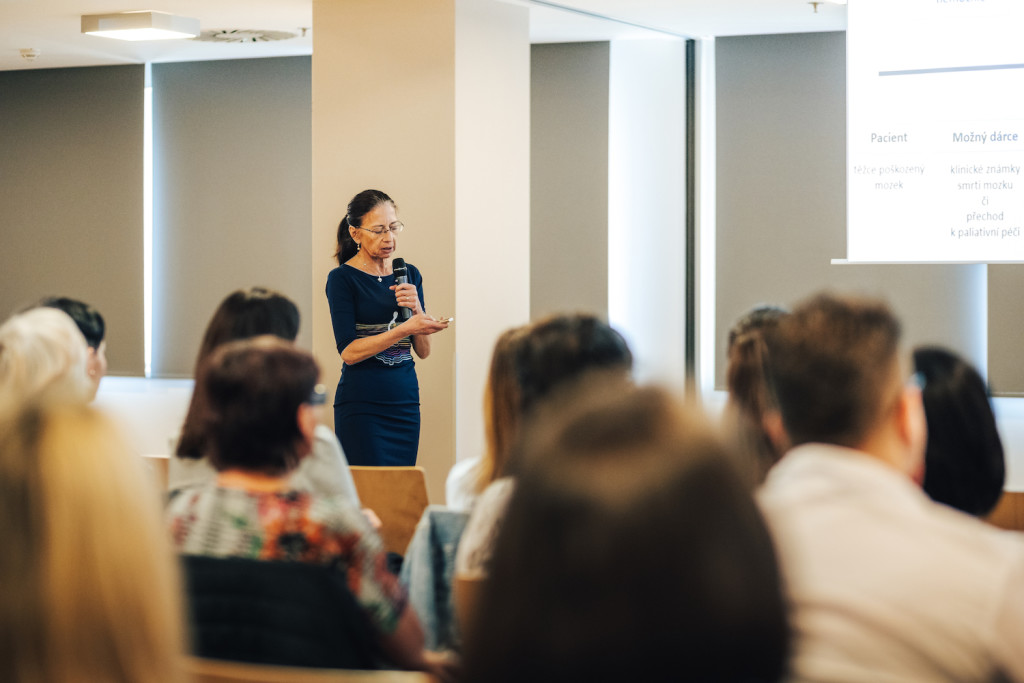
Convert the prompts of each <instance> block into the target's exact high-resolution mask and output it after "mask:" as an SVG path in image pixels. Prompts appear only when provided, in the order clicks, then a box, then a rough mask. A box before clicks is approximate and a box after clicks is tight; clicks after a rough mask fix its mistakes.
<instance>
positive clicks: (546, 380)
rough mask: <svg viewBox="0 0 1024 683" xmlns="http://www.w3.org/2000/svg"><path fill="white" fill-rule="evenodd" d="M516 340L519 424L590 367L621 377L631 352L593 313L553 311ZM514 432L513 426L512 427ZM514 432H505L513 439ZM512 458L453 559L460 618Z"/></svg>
mask: <svg viewBox="0 0 1024 683" xmlns="http://www.w3.org/2000/svg"><path fill="white" fill-rule="evenodd" d="M522 334H523V337H522V339H520V340H518V341H517V342H515V346H516V349H515V357H514V359H513V362H514V364H515V376H516V378H517V381H516V384H517V387H516V388H517V389H518V394H519V396H518V408H517V410H516V413H517V414H518V415H519V416H520V418H519V419H520V424H521V425H522V424H525V422H526V421H527V420H528V419H529V418H530V416H531V413H532V412H533V411H534V410H535V409H537V407H538V406H539V404H540V403H541V402H542V401H543V400H544V399H545V398H547V397H548V396H550V395H551V393H552V392H554V391H556V390H558V389H561V388H564V387H565V386H567V385H569V384H571V383H572V382H575V381H579V380H580V379H581V378H582V377H584V376H585V375H588V374H592V373H604V374H607V375H609V376H614V377H620V378H621V377H625V376H627V375H628V374H629V372H630V370H631V368H632V365H633V356H632V354H631V353H630V351H629V346H628V345H627V344H626V341H625V339H623V338H622V335H620V334H619V333H618V332H616V331H615V330H613V329H612V328H611V327H609V326H608V325H607V324H606V323H604V322H602V321H601V320H599V319H598V318H596V317H594V316H592V315H584V314H575V315H556V316H553V317H550V318H547V319H545V320H541V321H539V322H537V323H536V324H534V325H532V326H530V327H528V328H527V329H526V330H524V331H523V333H522ZM517 432H518V430H517ZM517 437H518V433H516V434H509V435H508V437H507V438H509V439H510V440H514V439H515V438H517ZM515 468H516V463H515V458H510V459H509V461H508V462H506V463H505V464H504V466H503V468H502V472H501V477H500V478H498V479H496V480H494V481H493V482H492V483H491V484H490V485H489V486H488V487H487V488H486V489H485V490H484V492H483V493H482V494H481V495H480V497H479V499H478V500H477V502H476V505H475V506H474V507H473V512H472V514H471V516H470V520H469V523H468V525H467V526H466V530H465V532H464V533H463V535H462V539H461V541H460V543H459V547H458V551H457V553H456V559H455V583H454V591H455V600H456V608H457V611H458V615H459V618H460V620H462V621H463V622H465V620H466V618H467V616H468V614H469V612H470V611H472V609H473V605H474V604H475V602H476V599H475V593H476V591H477V590H478V588H479V583H480V581H482V580H483V579H484V578H485V577H486V576H487V566H488V564H489V562H490V557H491V552H492V551H493V546H494V539H495V537H496V536H497V533H498V531H499V528H500V525H501V520H502V518H503V517H504V514H505V507H506V505H507V504H508V499H509V497H510V496H511V494H512V490H513V488H514V483H513V482H514V477H513V475H514V474H515Z"/></svg>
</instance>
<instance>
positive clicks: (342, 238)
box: [334, 190, 395, 266]
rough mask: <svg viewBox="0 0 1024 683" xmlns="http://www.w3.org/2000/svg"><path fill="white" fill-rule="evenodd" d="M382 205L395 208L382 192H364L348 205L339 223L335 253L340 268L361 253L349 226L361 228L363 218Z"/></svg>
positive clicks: (393, 203)
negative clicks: (357, 253) (389, 205)
mask: <svg viewBox="0 0 1024 683" xmlns="http://www.w3.org/2000/svg"><path fill="white" fill-rule="evenodd" d="M381 204H391V205H392V206H395V200H394V199H392V198H391V197H389V196H387V194H385V193H384V192H381V191H380V190H363V191H362V192H360V193H359V194H357V195H356V196H355V197H353V198H352V201H350V202H349V203H348V207H347V210H346V211H345V216H344V218H342V219H341V222H340V223H338V249H337V251H335V253H334V258H336V259H338V265H339V266H340V265H341V264H343V263H345V261H348V260H349V259H350V258H352V257H353V256H355V255H356V252H358V251H359V247H357V246H356V243H355V241H353V239H352V234H351V233H350V232H349V230H348V229H349V226H351V227H353V228H358V227H361V226H362V224H363V216H365V215H366V214H368V213H370V212H371V211H373V210H374V209H376V208H377V207H378V206H380V205H381Z"/></svg>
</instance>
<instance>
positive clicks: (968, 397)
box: [914, 347, 1006, 517]
mask: <svg viewBox="0 0 1024 683" xmlns="http://www.w3.org/2000/svg"><path fill="white" fill-rule="evenodd" d="M914 371H915V372H917V373H918V374H919V375H920V378H921V379H922V380H923V383H924V387H923V389H922V391H921V396H922V398H923V400H924V412H925V417H926V419H927V421H928V449H927V451H926V453H925V469H924V490H925V492H926V493H927V494H928V495H929V496H931V498H932V499H933V500H936V501H938V502H940V503H945V504H946V505H950V506H952V507H954V508H957V509H958V510H962V511H963V512H966V513H968V514H971V515H976V516H978V517H984V516H985V515H987V514H988V513H990V512H991V511H992V509H993V508H994V507H995V506H996V503H998V502H999V498H1000V496H1002V495H1003V484H1004V483H1005V480H1006V463H1005V461H1004V459H1003V443H1002V441H1001V440H1000V438H999V430H998V429H997V428H996V418H995V415H994V414H993V412H992V405H991V403H990V399H989V392H988V388H987V387H986V386H985V380H983V379H982V378H981V375H979V374H978V371H977V370H975V369H974V368H973V367H972V366H971V365H970V363H968V362H967V361H965V360H964V359H963V358H961V357H960V356H958V355H957V354H955V353H953V352H952V351H949V350H947V349H943V348H939V347H921V348H918V349H915V351H914Z"/></svg>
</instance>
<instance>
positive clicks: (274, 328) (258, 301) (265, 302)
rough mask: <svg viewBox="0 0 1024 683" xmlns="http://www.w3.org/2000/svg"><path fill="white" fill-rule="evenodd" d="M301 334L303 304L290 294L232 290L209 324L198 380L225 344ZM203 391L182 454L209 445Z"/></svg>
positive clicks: (191, 409) (192, 405)
mask: <svg viewBox="0 0 1024 683" xmlns="http://www.w3.org/2000/svg"><path fill="white" fill-rule="evenodd" d="M298 334H299V308H298V306H296V305H295V303H294V302H293V301H292V300H291V299H289V298H288V297H286V296H284V295H283V294H280V293H278V292H275V291H273V290H269V289H264V288H263V287H251V288H250V289H239V290H237V291H235V292H232V293H231V294H229V295H228V296H227V297H226V298H225V299H224V300H223V301H221V302H220V305H219V306H218V307H217V310H216V311H214V313H213V317H212V318H210V322H209V323H208V324H207V326H206V332H205V333H204V334H203V341H202V343H201V344H200V345H199V353H198V355H197V356H196V367H195V378H196V382H199V381H200V377H201V375H202V368H203V363H205V362H206V360H207V359H208V358H209V357H210V355H211V354H213V352H214V351H215V350H216V349H217V347H219V346H221V345H223V344H226V343H228V342H232V341H238V340H241V339H251V338H253V337H258V336H261V335H273V336H275V337H280V338H281V339H285V340H287V341H295V338H296V337H297V336H298ZM197 388H198V387H197ZM201 394H202V392H200V391H193V393H192V400H191V401H190V402H189V406H188V412H187V413H186V415H185V422H184V424H182V426H181V436H180V438H179V439H178V444H177V446H176V447H175V455H177V456H179V457H182V458H199V457H201V456H202V455H203V453H204V452H205V451H206V449H207V447H208V446H207V443H206V437H205V435H204V434H203V432H202V428H201V424H200V416H201V415H202V414H203V413H204V412H205V410H204V408H203V406H202V405H201V404H200V403H199V396H200V395H201Z"/></svg>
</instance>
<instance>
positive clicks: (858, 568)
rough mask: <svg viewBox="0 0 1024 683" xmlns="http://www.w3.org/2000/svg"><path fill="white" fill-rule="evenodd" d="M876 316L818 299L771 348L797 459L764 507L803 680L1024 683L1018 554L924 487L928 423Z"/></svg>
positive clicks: (770, 489) (891, 323)
mask: <svg viewBox="0 0 1024 683" xmlns="http://www.w3.org/2000/svg"><path fill="white" fill-rule="evenodd" d="M899 337H900V326H899V323H898V321H897V320H896V319H895V317H894V316H893V314H892V313H891V311H890V310H889V309H888V308H887V307H886V306H885V305H884V304H882V303H879V302H876V301H870V300H859V299H850V298H841V297H836V296H832V295H820V296H818V297H815V298H813V299H811V300H809V301H808V302H805V303H804V304H803V305H801V306H800V307H798V308H797V309H796V310H794V311H793V313H792V314H791V315H790V316H789V317H788V318H786V319H784V320H783V321H782V322H780V324H779V327H778V330H777V332H775V333H774V334H772V335H771V337H770V339H769V360H768V371H769V373H768V376H769V378H770V381H771V383H772V388H773V390H774V391H775V393H776V396H777V398H778V402H779V406H780V409H781V412H782V419H783V424H784V425H785V427H786V430H787V432H788V435H789V437H790V439H791V442H792V443H793V444H794V448H793V450H791V451H790V452H789V453H787V454H786V455H785V456H784V457H783V459H782V461H781V462H780V463H779V464H778V465H776V466H775V468H774V469H773V470H772V471H771V472H770V473H769V475H768V479H767V481H766V482H765V485H764V487H763V488H762V490H761V492H760V494H759V499H760V503H761V506H762V509H763V511H764V513H765V516H766V517H767V519H768V523H769V527H770V528H771V530H772V534H773V536H774V538H775V541H776V544H777V548H778V553H779V557H780V562H781V565H782V570H783V576H784V579H785V581H786V583H787V585H788V592H789V597H790V600H791V605H792V614H791V619H792V626H793V629H794V634H795V643H794V653H793V659H792V663H791V672H792V674H793V677H794V678H795V679H796V680H802V681H832V682H837V681H838V682H842V681H851V682H853V681H856V682H858V683H859V682H861V681H908V682H909V681H914V682H919V681H992V680H1024V543H1022V542H1021V541H1019V540H1018V539H1017V538H1016V537H1015V535H1014V534H1011V533H1009V532H1002V531H999V530H997V529H994V528H992V527H989V526H987V525H986V524H984V523H983V522H980V521H977V520H975V519H974V518H972V517H969V516H967V515H964V514H961V513H959V512H956V511H954V510H953V509H952V508H947V507H945V506H942V505H939V504H937V503H933V502H931V501H930V500H929V499H928V498H927V496H925V495H924V493H923V492H922V491H921V490H920V488H919V486H918V482H920V480H921V478H922V476H923V463H924V445H925V434H926V431H925V422H924V411H923V408H922V405H921V396H920V390H919V388H918V387H917V386H916V385H915V384H914V383H912V382H906V381H905V379H906V374H905V372H906V368H907V367H908V363H907V362H906V361H907V360H909V359H906V360H905V359H903V358H902V356H901V353H900V348H899Z"/></svg>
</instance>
